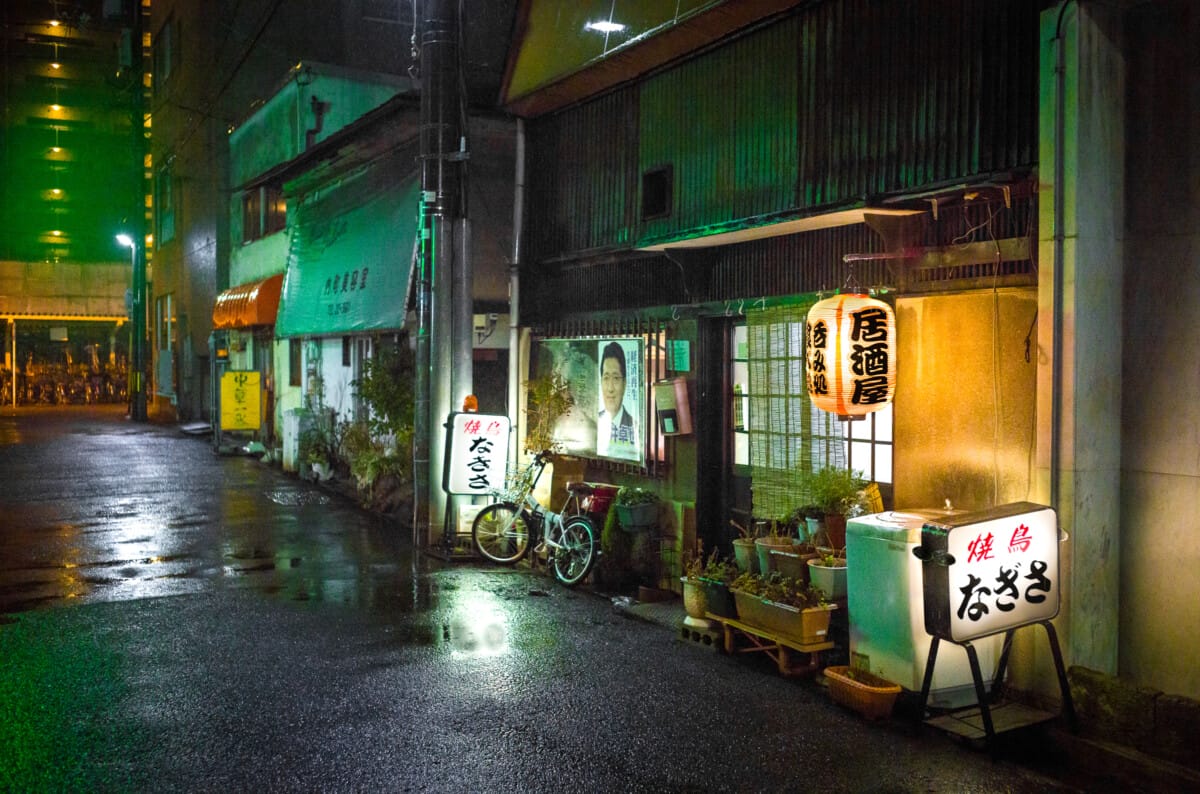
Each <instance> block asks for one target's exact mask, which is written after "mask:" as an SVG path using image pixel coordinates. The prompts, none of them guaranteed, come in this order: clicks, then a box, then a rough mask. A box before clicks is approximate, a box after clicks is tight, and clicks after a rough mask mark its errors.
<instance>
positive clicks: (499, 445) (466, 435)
mask: <svg viewBox="0 0 1200 794" xmlns="http://www.w3.org/2000/svg"><path fill="white" fill-rule="evenodd" d="M508 427H509V424H508V417H507V416H500V415H495V414H477V413H473V412H464V413H452V414H450V421H449V422H447V423H446V462H445V467H444V468H443V470H442V490H444V491H445V492H446V493H450V494H471V495H481V496H486V495H487V494H489V493H491V492H492V491H498V490H500V489H502V488H504V472H505V468H506V467H507V465H508Z"/></svg>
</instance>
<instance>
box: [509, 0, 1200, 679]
mask: <svg viewBox="0 0 1200 794" xmlns="http://www.w3.org/2000/svg"><path fill="white" fill-rule="evenodd" d="M553 5H554V4H551V3H540V2H533V1H531V2H526V3H523V4H522V6H521V9H520V14H521V19H520V21H519V24H518V30H520V31H522V33H523V38H522V39H521V41H520V42H518V44H517V46H516V47H515V48H514V52H513V57H512V60H511V61H510V69H509V73H508V82H507V83H506V93H505V94H504V102H505V105H506V107H507V108H508V109H509V110H510V111H512V112H514V113H516V114H518V115H521V116H523V117H525V118H526V129H527V131H528V132H527V134H528V138H527V140H528V146H529V149H530V151H531V152H533V153H534V154H533V155H532V156H531V158H530V163H531V165H530V168H529V170H528V172H527V173H526V174H525V178H526V182H527V185H528V199H527V201H528V207H527V212H526V218H527V219H528V221H527V225H526V227H525V228H524V229H523V230H522V234H523V238H522V239H523V240H524V244H525V251H526V255H525V256H524V257H523V259H522V261H521V279H522V289H521V307H520V308H521V318H522V323H521V324H522V326H527V330H528V334H529V336H530V338H531V353H530V356H529V358H528V359H527V360H526V361H524V362H523V366H524V367H526V368H527V369H526V370H524V371H527V372H536V371H538V369H539V368H543V367H547V366H558V365H560V363H561V361H562V360H563V359H564V358H566V357H567V356H568V353H582V355H583V356H584V358H585V359H587V361H586V362H585V366H584V369H586V368H587V365H590V366H591V367H592V368H593V369H594V368H596V367H598V366H599V364H600V361H601V358H602V356H603V355H604V354H603V349H604V346H605V345H607V343H608V342H609V341H612V340H618V341H623V342H626V343H627V344H628V345H629V347H630V349H631V350H632V351H633V353H634V355H635V356H637V357H638V358H639V360H640V362H641V364H642V367H641V371H640V373H639V382H638V384H637V389H636V392H637V396H636V397H635V404H636V405H637V407H638V409H639V410H640V411H641V412H642V413H641V416H640V420H639V423H640V427H641V428H642V429H643V430H644V431H645V435H644V438H643V439H642V440H641V442H640V443H641V447H640V449H639V451H638V453H637V454H636V455H634V456H632V457H630V458H626V457H623V456H613V455H605V454H599V453H597V452H596V451H594V450H588V449H587V448H586V444H585V446H584V447H583V448H581V449H580V450H579V452H580V454H581V455H582V456H583V457H584V458H585V459H586V460H587V461H588V463H587V467H586V471H585V475H586V476H589V477H593V478H598V479H601V478H602V479H609V480H617V481H621V482H641V483H649V484H652V485H653V486H654V487H655V488H657V489H658V491H659V492H660V494H661V495H662V496H663V497H664V498H665V499H666V500H668V501H669V503H670V504H671V505H672V507H673V510H672V511H671V512H672V513H673V515H674V516H675V524H676V526H675V527H673V529H674V534H675V540H674V547H673V548H669V547H667V548H664V549H663V550H662V551H663V555H664V561H665V562H666V563H667V564H668V566H669V565H670V564H672V561H671V559H670V555H671V554H678V553H679V552H680V551H681V550H683V549H686V548H689V547H690V546H691V544H692V538H693V537H694V536H699V537H700V538H702V539H704V540H705V541H706V542H707V543H710V544H711V543H717V544H725V543H727V542H728V541H729V539H730V529H729V522H730V521H731V520H732V521H735V522H738V523H744V522H745V521H750V520H755V519H757V518H773V517H775V515H776V514H777V513H778V511H780V510H782V509H784V508H786V507H787V503H786V502H783V503H780V502H777V501H775V500H774V499H773V497H771V494H772V493H773V490H772V489H773V488H774V486H773V485H772V477H773V475H774V474H775V473H776V472H778V471H780V470H782V469H787V468H793V467H796V466H800V467H812V466H816V465H819V464H820V457H819V454H818V453H817V452H815V451H814V450H820V449H825V450H828V449H834V450H840V453H839V454H842V455H844V461H842V463H843V465H847V466H850V467H852V468H855V469H859V470H862V471H864V472H865V473H866V475H867V477H868V478H869V479H873V480H874V481H876V482H877V483H879V484H880V486H881V489H880V490H881V492H882V495H883V497H884V503H885V505H886V506H887V507H888V508H893V507H894V508H899V509H911V508H939V507H944V506H945V504H946V501H947V500H949V502H950V505H951V506H952V507H953V508H956V509H965V510H972V509H980V508H988V507H992V506H995V505H1000V504H1005V503H1009V502H1014V501H1020V500H1030V501H1033V502H1038V503H1043V504H1049V505H1051V506H1053V507H1054V508H1055V510H1056V511H1057V516H1058V520H1059V522H1060V523H1061V525H1062V528H1063V530H1064V532H1065V535H1064V537H1065V538H1067V540H1065V541H1064V542H1063V544H1061V564H1062V568H1061V585H1062V588H1061V596H1062V601H1061V611H1060V614H1059V617H1058V619H1057V623H1058V625H1059V627H1060V631H1061V634H1062V636H1063V637H1064V650H1065V653H1066V656H1067V660H1068V663H1069V664H1074V665H1078V666H1080V667H1084V668H1089V669H1092V670H1096V671H1100V672H1101V673H1105V674H1109V675H1118V674H1120V675H1122V676H1128V677H1129V678H1130V679H1131V680H1132V681H1133V682H1134V683H1136V684H1140V685H1143V686H1147V687H1153V688H1156V689H1161V690H1164V691H1167V692H1171V693H1177V694H1182V695H1186V696H1190V697H1195V696H1197V695H1198V694H1200V679H1197V677H1196V674H1195V672H1194V670H1191V669H1190V668H1189V667H1188V665H1187V664H1186V663H1185V662H1184V660H1186V659H1187V658H1188V657H1189V652H1188V650H1187V646H1188V639H1187V632H1186V631H1184V630H1180V628H1179V627H1180V626H1184V625H1191V624H1194V623H1195V619H1196V617H1197V614H1196V607H1195V604H1196V603H1200V601H1198V599H1196V597H1195V596H1196V593H1195V592H1193V590H1194V588H1192V587H1191V586H1190V585H1188V584H1186V582H1188V581H1190V580H1191V577H1189V576H1188V575H1187V571H1188V569H1189V560H1192V559H1194V556H1195V552H1196V549H1197V548H1198V547H1200V546H1198V544H1200V541H1198V540H1197V537H1196V532H1195V531H1194V530H1195V527H1194V523H1195V522H1194V521H1192V520H1191V519H1189V518H1183V517H1181V514H1180V511H1179V510H1178V509H1177V508H1178V506H1180V505H1182V504H1185V503H1187V500H1188V499H1189V498H1190V497H1189V496H1188V494H1190V493H1191V492H1192V491H1193V490H1194V489H1195V488H1196V485H1197V483H1198V482H1200V479H1198V475H1200V471H1197V470H1195V467H1193V466H1191V465H1190V464H1187V463H1186V462H1185V461H1186V460H1191V459H1192V458H1193V457H1194V456H1193V455H1190V453H1185V452H1184V448H1185V447H1187V445H1188V444H1192V445H1193V446H1194V444H1193V441H1194V439H1192V438H1191V435H1190V434H1189V432H1186V431H1185V432H1178V431H1179V430H1180V429H1181V427H1189V426H1190V419H1188V418H1187V417H1189V416H1190V415H1191V413H1193V412H1192V411H1191V409H1190V408H1186V407H1183V406H1181V410H1180V413H1179V414H1177V415H1173V416H1172V417H1170V418H1167V417H1165V416H1163V413H1162V412H1161V410H1158V409H1156V408H1154V407H1153V406H1160V407H1161V406H1162V405H1163V404H1164V403H1165V402H1170V400H1169V398H1168V394H1170V393H1174V392H1175V391H1176V390H1180V393H1183V392H1188V393H1190V391H1189V389H1190V384H1191V381H1192V380H1193V379H1194V376H1195V373H1194V369H1195V368H1194V367H1181V368H1177V367H1175V366H1174V365H1172V364H1170V363H1168V362H1169V361H1173V360H1174V359H1173V358H1172V356H1171V355H1170V354H1167V355H1166V357H1165V358H1160V357H1158V356H1157V355H1153V356H1149V357H1148V358H1147V357H1146V353H1144V352H1143V351H1148V350H1149V349H1159V348H1158V347H1157V346H1158V345H1161V344H1163V343H1165V342H1166V341H1167V339H1168V338H1183V339H1186V338H1190V332H1189V331H1185V330H1184V328H1185V327H1187V326H1188V319H1187V318H1189V317H1191V316H1192V315H1193V314H1194V312H1195V310H1196V307H1195V306H1193V305H1191V303H1190V302H1189V300H1188V299H1187V298H1186V297H1185V296H1186V290H1183V291H1180V290H1172V289H1170V288H1168V286H1167V285H1168V284H1184V283H1187V273H1188V272H1190V270H1189V269H1190V268H1194V267H1195V265H1196V257H1195V256H1194V251H1193V250H1191V249H1189V248H1188V243H1187V241H1188V240H1190V239H1191V236H1194V235H1191V233H1190V232H1188V231H1187V230H1188V229H1191V228H1192V227H1194V226H1195V224H1194V223H1191V224H1189V222H1188V221H1189V219H1191V218H1194V216H1195V213H1196V212H1197V206H1198V205H1197V200H1196V199H1197V197H1196V195H1195V191H1194V190H1192V189H1191V188H1190V187H1185V186H1194V185H1195V184H1196V179H1195V170H1196V169H1195V165H1194V163H1192V162H1191V160H1192V159H1194V158H1190V157H1189V156H1188V154H1187V152H1188V148H1187V145H1186V143H1184V142H1185V141H1186V140H1188V134H1187V133H1186V132H1185V130H1187V129H1190V127H1189V126H1188V125H1191V124H1193V123H1194V120H1195V118H1196V107H1197V102H1196V81H1195V78H1194V76H1192V77H1189V78H1188V79H1186V80H1185V81H1184V82H1183V83H1181V84H1179V85H1178V86H1175V85H1174V84H1172V83H1171V78H1170V77H1168V75H1172V74H1173V75H1176V76H1179V75H1183V74H1189V75H1194V74H1195V69H1194V56H1186V55H1184V49H1183V42H1185V41H1187V40H1188V36H1189V35H1191V34H1193V33H1194V32H1195V30H1196V25H1197V14H1196V11H1195V10H1194V9H1192V8H1191V7H1190V6H1189V5H1188V4H1186V3H1177V2H1163V3H1145V4H1134V5H1130V6H1128V7H1121V8H1112V7H1109V6H1106V5H1102V4H1099V3H1089V2H1074V1H1073V0H1071V1H1070V2H1065V3H1049V2H1038V1H1037V0H1031V2H1009V3H974V2H963V3H906V4H879V3H870V2H864V1H862V0H831V1H830V2H817V3H777V4H754V5H755V7H756V10H755V11H753V12H751V11H750V10H749V9H747V8H746V6H744V5H742V4H733V3H717V4H707V5H704V4H685V5H686V7H681V6H678V5H677V4H673V3H672V4H658V5H655V4H650V5H649V6H648V7H646V8H645V9H643V11H642V12H641V13H640V14H639V15H638V16H637V17H636V18H631V19H621V18H620V17H619V15H617V14H615V13H614V12H613V11H612V9H611V8H609V7H608V5H606V4H599V3H596V4H591V5H589V4H586V3H585V4H582V5H581V6H579V7H578V8H577V9H576V10H575V11H574V12H573V13H572V14H568V15H555V14H554V13H552V12H553V10H554V9H553V8H552V6H553ZM602 5H603V8H602V7H601V6H602ZM747 5H748V4H747ZM659 6H661V8H660V7H659ZM668 6H669V7H668ZM599 23H603V24H599ZM547 41H556V42H558V44H557V46H556V47H554V48H552V49H547V48H546V46H545V44H546V42H547ZM548 52H552V53H553V55H550V54H547V53H548ZM1189 57H1190V58H1191V60H1190V61H1189ZM1176 89H1178V90H1176ZM1172 108H1176V109H1175V110H1172ZM1152 152H1153V153H1154V154H1151V153H1152ZM1160 157H1161V159H1159V158H1160ZM1164 193H1165V194H1166V195H1169V196H1171V197H1172V200H1171V201H1168V202H1165V205H1169V209H1168V208H1166V206H1164V202H1162V200H1161V196H1162V195H1163V194H1164ZM1156 197H1157V198H1156ZM1133 238H1136V240H1137V245H1136V246H1132V245H1131V244H1130V240H1131V239H1133ZM1193 248H1194V246H1193ZM855 286H857V287H859V288H861V289H862V290H864V291H871V292H874V293H875V294H877V295H878V296H881V297H882V298H883V300H885V301H886V302H888V303H889V304H890V305H892V307H893V308H894V310H895V312H896V315H897V323H896V329H897V343H898V350H897V359H898V373H897V386H896V392H895V399H894V402H893V403H892V407H891V408H890V409H889V411H887V412H886V414H890V415H885V412H878V413H876V414H874V415H873V416H874V419H873V420H872V421H870V422H864V423H857V422H856V423H852V424H849V425H842V426H840V427H839V426H837V425H836V424H834V425H829V424H822V423H821V422H822V420H823V417H822V416H821V412H814V411H813V410H812V409H811V407H810V406H808V405H807V404H806V398H805V397H804V391H805V390H804V373H803V363H804V360H803V349H804V348H803V331H802V330H801V329H802V324H803V320H804V317H805V313H806V310H807V308H808V306H809V305H811V304H812V303H813V302H814V301H815V300H816V299H817V298H819V297H821V296H824V295H829V294H831V293H834V292H837V291H842V290H845V289H846V288H848V287H855ZM1168 294H1171V297H1170V298H1167V295H1168ZM1152 306H1153V307H1154V308H1153V309H1152V308H1151V307H1152ZM1171 349H1176V348H1175V347H1174V346H1171ZM547 362H550V363H549V364H548V363H547ZM675 378H682V379H683V380H684V381H685V383H686V384H687V388H688V393H689V395H690V396H689V399H690V400H691V401H692V402H691V406H690V407H691V412H692V415H693V417H696V419H697V421H696V425H697V427H699V428H703V429H704V430H703V432H696V433H694V434H692V435H690V436H688V435H681V436H666V435H664V434H662V433H661V428H660V427H659V426H658V423H657V421H656V415H655V411H654V409H653V408H652V407H651V406H652V401H651V394H652V391H651V388H652V386H653V385H654V383H655V382H656V381H659V380H662V379H675ZM585 380H587V379H586V378H585ZM595 382H596V381H595V380H592V383H593V384H594V383H595ZM584 388H586V389H588V390H589V391H591V395H590V398H591V399H592V401H593V402H595V401H596V400H598V399H599V395H600V394H601V391H600V388H599V387H598V386H595V385H593V386H590V387H584ZM1147 389H1148V390H1149V395H1148V394H1147V391H1146V390H1147ZM1180 422H1182V425H1180V424H1179V423H1180ZM585 435H586V431H585ZM593 438H594V436H593ZM831 439H832V442H833V443H832V444H830V443H829V442H830V440H831ZM1189 448H1190V447H1189ZM784 493H787V491H786V488H785V491H784ZM792 493H793V499H795V500H800V499H803V493H802V492H800V491H793V492H792ZM792 506H798V505H792ZM1166 515H1171V516H1175V517H1177V518H1179V519H1180V520H1171V521H1163V520H1162V517H1163V516H1166ZM1167 524H1169V525H1170V526H1169V527H1168V526H1167ZM666 545H667V546H670V544H666ZM675 559H676V560H677V558H675ZM674 564H677V562H676V563H674ZM1160 566H1161V567H1160ZM667 578H668V579H669V577H667ZM1167 583H1170V584H1169V585H1168V584H1167ZM1151 603H1153V604H1157V605H1159V606H1161V607H1162V611H1161V613H1160V615H1159V616H1158V617H1156V618H1149V619H1148V618H1147V617H1146V613H1145V611H1144V608H1145V606H1146V605H1148V604H1151ZM1017 657H1018V659H1017V664H1016V665H1015V667H1014V668H1013V670H1012V683H1013V685H1015V686H1016V688H1017V689H1020V690H1024V691H1027V692H1031V693H1035V696H1046V697H1049V698H1051V699H1053V698H1054V697H1055V696H1056V688H1057V687H1056V684H1055V682H1054V677H1053V667H1052V665H1051V663H1050V658H1049V653H1048V652H1047V650H1046V647H1045V643H1044V642H1043V641H1042V640H1041V638H1039V637H1036V636H1034V635H1032V634H1031V635H1030V636H1029V637H1028V638H1025V637H1023V636H1022V635H1018V642H1017ZM1177 662H1178V663H1177Z"/></svg>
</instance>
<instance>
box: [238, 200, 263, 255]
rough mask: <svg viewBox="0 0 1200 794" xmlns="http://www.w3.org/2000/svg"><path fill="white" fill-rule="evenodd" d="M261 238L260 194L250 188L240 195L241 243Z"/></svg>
mask: <svg viewBox="0 0 1200 794" xmlns="http://www.w3.org/2000/svg"><path fill="white" fill-rule="evenodd" d="M259 237H262V192H261V191H260V190H259V189H258V188H252V189H250V190H247V191H246V192H245V193H244V194H242V242H243V243H248V242H250V241H251V240H257V239H258V238H259Z"/></svg>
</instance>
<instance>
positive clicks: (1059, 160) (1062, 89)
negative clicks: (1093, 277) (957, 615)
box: [1050, 0, 1073, 511]
mask: <svg viewBox="0 0 1200 794" xmlns="http://www.w3.org/2000/svg"><path fill="white" fill-rule="evenodd" d="M1072 2H1073V0H1063V2H1062V5H1060V6H1059V9H1058V21H1057V22H1056V23H1055V25H1054V297H1053V311H1052V314H1053V316H1054V322H1053V332H1052V333H1053V337H1052V340H1051V363H1050V506H1051V507H1052V508H1054V510H1055V511H1058V509H1059V504H1058V502H1059V498H1060V493H1059V492H1060V485H1059V466H1060V465H1061V462H1062V424H1063V418H1062V411H1063V407H1062V388H1063V364H1062V357H1063V304H1064V302H1065V301H1064V298H1063V264H1064V263H1063V259H1064V258H1065V253H1064V249H1065V238H1066V235H1065V233H1064V231H1063V222H1064V217H1065V215H1066V198H1065V196H1064V192H1065V191H1064V187H1063V183H1064V181H1065V180H1066V170H1067V169H1066V165H1065V163H1064V162H1063V161H1064V149H1065V148H1066V125H1065V122H1064V121H1063V114H1064V112H1065V110H1066V83H1067V74H1066V72H1067V66H1066V54H1065V49H1066V42H1065V41H1064V40H1063V19H1064V18H1065V16H1066V13H1067V6H1069V5H1070V4H1071V3H1072Z"/></svg>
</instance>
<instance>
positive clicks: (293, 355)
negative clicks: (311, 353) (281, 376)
mask: <svg viewBox="0 0 1200 794" xmlns="http://www.w3.org/2000/svg"><path fill="white" fill-rule="evenodd" d="M301 350H303V348H302V347H301V341H300V340H299V339H296V338H292V339H289V340H288V385H289V386H301V385H303V382H302V380H301V379H302V378H303V376H304V367H303V366H302V365H301V360H300V355H301Z"/></svg>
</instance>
